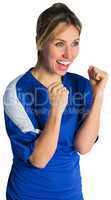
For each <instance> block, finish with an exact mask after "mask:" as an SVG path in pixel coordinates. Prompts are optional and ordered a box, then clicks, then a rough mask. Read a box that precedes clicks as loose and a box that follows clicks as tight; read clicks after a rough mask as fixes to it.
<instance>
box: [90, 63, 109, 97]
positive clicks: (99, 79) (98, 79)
mask: <svg viewBox="0 0 111 200" xmlns="http://www.w3.org/2000/svg"><path fill="white" fill-rule="evenodd" d="M88 75H89V79H90V81H91V84H92V88H93V96H94V97H95V96H100V95H102V94H103V91H104V88H105V86H106V83H107V80H108V74H107V73H106V72H105V71H102V70H100V69H99V68H97V67H94V66H90V67H89V69H88Z"/></svg>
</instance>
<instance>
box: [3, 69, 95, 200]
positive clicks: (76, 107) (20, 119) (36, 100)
mask: <svg viewBox="0 0 111 200" xmlns="http://www.w3.org/2000/svg"><path fill="white" fill-rule="evenodd" d="M31 70H32V68H30V69H29V70H28V71H27V72H25V73H24V74H23V75H20V76H19V77H17V78H16V79H15V80H13V81H12V82H11V83H10V84H9V85H8V86H7V88H6V91H5V94H4V116H5V124H6V130H7V133H8V136H9V138H10V141H11V147H12V152H13V164H12V168H11V172H10V176H9V179H8V184H7V192H6V195H7V200H83V194H82V185H81V174H80V166H79V159H80V155H79V153H78V152H77V150H76V148H75V147H74V140H75V135H76V134H77V131H78V129H79V128H80V126H81V124H82V123H83V120H84V116H85V114H86V113H88V112H89V111H90V108H91V105H92V99H93V98H92V88H91V84H90V81H89V80H88V79H86V78H85V77H83V76H80V75H77V74H74V73H71V72H66V74H65V75H64V76H62V83H63V85H64V86H65V87H66V88H67V89H68V90H69V96H68V103H67V106H66V108H65V110H64V112H63V114H62V118H61V125H60V131H59V138H58V144H57V148H56V151H55V153H54V155H53V156H52V158H51V159H50V160H49V162H48V163H47V165H46V166H45V167H44V168H38V167H35V166H33V164H32V163H31V162H30V161H29V156H30V155H31V154H32V152H33V150H34V144H35V140H37V139H38V138H39V136H40V135H41V131H42V130H43V129H44V126H45V124H46V122H47V119H48V115H49V112H50V108H51V104H50V99H49V96H48V88H47V87H45V86H44V85H43V84H42V83H41V82H40V81H39V80H37V79H36V78H35V77H34V76H33V75H32V72H31ZM52 134H53V130H52ZM89 134H90V133H89ZM44 154H45V152H44Z"/></svg>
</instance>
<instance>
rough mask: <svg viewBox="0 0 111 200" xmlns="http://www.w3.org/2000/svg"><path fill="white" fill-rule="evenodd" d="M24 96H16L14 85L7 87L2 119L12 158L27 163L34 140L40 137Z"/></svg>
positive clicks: (22, 94) (35, 120) (29, 106)
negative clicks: (9, 142)
mask: <svg viewBox="0 0 111 200" xmlns="http://www.w3.org/2000/svg"><path fill="white" fill-rule="evenodd" d="M25 99H26V98H25V94H24V93H23V92H22V91H20V93H19V97H18V95H17V89H16V83H15V82H12V83H11V84H9V86H8V87H7V89H6V91H5V93H4V97H3V105H4V118H5V126H6V130H7V134H8V136H9V138H10V141H11V147H12V152H13V156H14V158H15V159H20V160H22V161H24V162H26V163H29V160H28V159H29V156H30V155H31V154H32V152H33V150H34V143H35V140H36V139H37V138H38V137H39V135H40V131H41V130H40V129H38V123H37V119H36V117H35V115H34V112H33V111H32V108H31V105H30V104H29V102H27V101H26V100H25Z"/></svg>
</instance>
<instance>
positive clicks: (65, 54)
mask: <svg viewBox="0 0 111 200" xmlns="http://www.w3.org/2000/svg"><path fill="white" fill-rule="evenodd" d="M72 55H73V53H72V49H71V48H70V47H66V48H65V49H64V52H63V57H64V58H65V59H68V60H71V59H72Z"/></svg>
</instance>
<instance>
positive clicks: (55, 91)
mask: <svg viewBox="0 0 111 200" xmlns="http://www.w3.org/2000/svg"><path fill="white" fill-rule="evenodd" d="M48 93H49V98H50V103H51V109H52V110H54V112H55V113H63V112H64V110H65V107H66V105H67V103H68V94H69V90H67V89H66V87H64V86H63V84H62V83H61V82H60V81H56V82H54V83H52V84H51V85H49V87H48Z"/></svg>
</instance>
